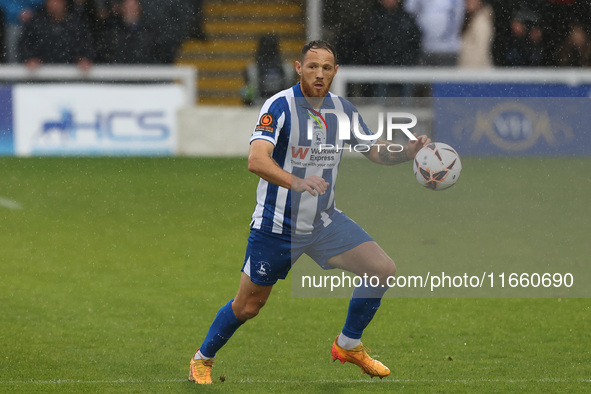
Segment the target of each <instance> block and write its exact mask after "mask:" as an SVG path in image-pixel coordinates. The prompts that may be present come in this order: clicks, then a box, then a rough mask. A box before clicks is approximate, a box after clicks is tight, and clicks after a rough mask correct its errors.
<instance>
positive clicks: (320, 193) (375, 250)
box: [189, 41, 430, 384]
mask: <svg viewBox="0 0 591 394" xmlns="http://www.w3.org/2000/svg"><path fill="white" fill-rule="evenodd" d="M337 70H338V65H337V59H336V52H335V50H334V48H333V47H332V46H331V45H330V44H328V43H326V42H324V41H312V42H310V43H308V44H306V45H305V46H304V48H303V49H302V55H301V59H300V61H298V62H296V71H297V72H298V74H299V75H300V82H299V83H297V84H296V85H295V86H293V87H292V88H290V89H287V90H284V91H282V92H279V93H277V94H276V95H275V96H273V97H271V98H270V99H268V100H267V101H266V102H265V104H264V105H263V107H262V109H261V112H260V115H259V120H258V123H257V125H256V127H255V129H254V132H253V134H252V137H251V139H250V153H249V158H248V168H249V170H250V171H252V172H253V173H255V174H257V175H258V176H259V177H260V178H261V179H260V181H259V185H258V188H257V205H256V208H255V210H254V213H253V217H252V222H251V232H250V236H249V239H248V246H247V250H246V255H245V259H244V265H243V267H242V277H241V280H240V286H239V289H238V293H237V295H236V297H235V298H234V299H233V300H230V301H229V302H228V303H227V304H226V305H224V306H223V307H222V308H221V309H220V310H219V312H218V313H217V315H216V317H215V319H214V321H213V323H212V325H211V326H210V329H209V331H208V333H207V335H206V337H205V340H204V341H203V344H202V345H201V346H200V348H199V349H198V351H197V352H196V353H195V355H194V356H193V358H192V359H191V363H190V364H191V365H190V367H191V368H190V374H189V380H191V381H194V382H195V383H199V384H210V383H211V382H212V380H211V368H212V365H213V359H214V356H215V354H216V352H217V351H218V350H219V349H220V348H221V347H222V346H224V345H225V343H226V342H227V341H228V339H230V337H231V336H232V334H233V333H234V332H235V331H236V330H237V329H238V327H240V326H241V325H242V324H243V323H244V322H245V321H247V320H249V319H251V318H253V317H255V316H256V315H257V314H258V313H259V311H260V309H261V308H262V307H263V306H264V305H265V302H266V301H267V299H268V297H269V295H270V293H271V289H272V287H273V285H274V284H275V283H276V282H277V280H279V279H285V277H286V276H287V274H288V272H289V270H290V268H291V266H292V264H293V263H294V262H295V261H296V260H297V259H298V258H299V257H300V256H301V255H302V254H303V253H306V254H307V255H309V256H310V257H311V258H312V259H313V260H314V261H315V262H316V263H317V264H319V265H320V266H321V267H323V268H325V269H331V268H340V269H343V270H346V271H349V272H352V273H354V274H356V275H359V276H364V275H367V276H375V277H378V278H379V279H380V286H379V287H371V286H367V287H358V288H356V289H355V290H354V291H353V295H352V297H351V301H350V303H349V310H348V315H347V318H346V321H345V324H344V327H343V330H342V332H341V333H340V334H339V335H338V336H337V338H336V340H335V341H334V343H333V346H332V351H331V354H332V357H333V360H337V359H338V360H340V361H341V363H345V362H351V363H354V364H356V365H358V366H359V367H360V368H361V370H362V372H363V373H367V374H369V375H370V376H372V377H373V376H378V377H380V378H383V377H385V376H388V375H389V374H390V370H389V369H388V367H386V366H385V365H383V364H382V363H381V362H379V361H377V360H375V359H373V358H371V357H370V356H369V355H368V354H367V352H366V351H365V348H364V346H363V345H362V344H361V335H362V333H363V330H364V329H365V328H366V327H367V325H368V324H369V323H370V321H371V320H372V318H373V316H374V314H375V312H376V311H377V309H378V307H379V305H380V302H381V298H382V296H383V295H384V293H385V291H386V290H387V286H385V283H386V279H387V278H388V277H389V276H393V275H394V274H395V273H396V266H395V265H394V262H393V261H392V259H391V258H390V257H388V255H387V254H386V253H385V252H384V251H383V250H382V248H381V247H380V246H379V245H378V244H377V243H376V242H375V241H374V240H373V239H372V238H371V237H370V236H369V234H367V233H366V232H365V231H364V230H363V229H362V228H361V227H360V226H359V225H358V224H356V223H355V222H354V221H352V220H351V219H349V218H348V217H347V216H346V215H345V214H344V213H343V212H341V211H339V210H338V209H337V208H336V207H335V203H334V190H335V189H334V187H335V182H336V177H337V172H338V165H339V162H340V159H341V156H342V152H343V147H344V145H345V144H349V145H350V146H357V145H358V144H363V145H364V146H366V147H367V149H366V151H365V153H364V154H365V155H366V156H367V158H368V159H369V160H371V161H373V162H375V163H378V164H383V165H392V164H398V163H402V162H405V161H408V160H412V159H413V158H414V156H415V155H416V153H417V152H418V150H419V149H421V148H422V147H423V146H424V145H425V144H428V143H429V142H430V140H429V139H428V138H427V137H426V136H420V137H417V136H415V137H414V139H411V140H410V141H409V144H408V146H407V147H406V148H405V149H404V150H402V151H400V150H398V149H394V150H390V149H387V147H388V146H389V145H390V143H389V142H384V141H378V139H377V138H375V137H374V136H373V133H372V132H371V131H370V130H369V128H368V127H367V126H366V125H365V123H364V122H363V119H361V117H358V115H357V111H356V109H355V107H354V106H353V105H352V104H351V103H349V102H348V101H347V100H345V99H343V98H341V97H338V96H335V95H333V94H332V93H330V92H329V89H330V86H331V83H332V80H333V78H334V76H335V74H336V73H337ZM327 114H333V116H326V115H327ZM343 114H345V115H346V116H347V117H348V118H349V119H352V120H353V122H350V123H349V124H352V125H353V126H354V127H353V128H354V129H355V130H354V132H353V133H352V134H351V133H347V131H350V130H345V132H342V131H343V130H338V129H339V127H341V124H340V122H339V121H340V118H339V115H343ZM323 115H324V116H323ZM343 116H344V115H343ZM355 126H356V127H355ZM337 130H338V131H339V132H336V131H337Z"/></svg>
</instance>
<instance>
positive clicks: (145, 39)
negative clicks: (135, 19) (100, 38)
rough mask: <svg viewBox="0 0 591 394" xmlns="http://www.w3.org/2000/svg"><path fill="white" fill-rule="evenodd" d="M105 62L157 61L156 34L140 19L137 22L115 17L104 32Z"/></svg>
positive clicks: (132, 62) (135, 62) (140, 62)
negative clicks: (128, 21) (127, 21)
mask: <svg viewBox="0 0 591 394" xmlns="http://www.w3.org/2000/svg"><path fill="white" fill-rule="evenodd" d="M105 42H106V43H107V45H106V46H105V47H106V48H105V51H106V53H105V59H104V60H105V62H107V63H113V64H150V63H155V62H157V61H158V59H157V57H156V51H155V48H156V47H155V45H156V36H155V35H154V33H153V31H152V30H150V29H149V28H148V27H147V25H146V24H145V22H144V21H143V20H142V21H140V22H139V23H137V24H129V23H125V22H124V21H123V20H122V19H120V18H117V19H116V20H115V21H114V22H113V23H112V24H111V25H110V26H109V27H108V28H107V30H106V32H105Z"/></svg>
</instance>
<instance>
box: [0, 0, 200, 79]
mask: <svg viewBox="0 0 591 394" xmlns="http://www.w3.org/2000/svg"><path fill="white" fill-rule="evenodd" d="M201 3H202V0H166V1H163V0H0V16H1V17H0V24H1V28H0V34H1V37H0V42H1V43H3V44H4V45H2V47H1V48H2V51H0V58H1V59H2V62H4V63H24V64H26V65H27V66H29V67H31V68H35V67H37V66H39V65H40V64H78V65H79V66H80V67H81V68H88V67H90V65H92V64H94V63H110V64H155V63H157V64H168V63H173V62H174V60H175V58H176V56H177V52H178V50H179V48H180V46H181V44H182V43H183V42H184V41H185V40H186V39H188V38H196V39H203V38H204V37H203V32H202V31H201V6H202V4H201Z"/></svg>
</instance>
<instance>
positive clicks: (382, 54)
mask: <svg viewBox="0 0 591 394" xmlns="http://www.w3.org/2000/svg"><path fill="white" fill-rule="evenodd" d="M366 29H367V30H366V35H365V38H366V45H365V47H366V49H367V51H368V54H367V64H372V65H391V66H410V65H414V64H417V62H418V59H419V55H420V53H421V31H420V30H419V27H418V25H417V23H416V22H415V18H414V16H413V15H411V14H409V13H407V12H406V11H405V10H404V8H403V7H402V6H398V7H396V8H395V9H394V10H392V11H390V12H388V11H386V10H385V9H384V8H383V7H380V8H379V9H378V10H376V11H374V12H373V13H372V14H371V15H370V17H369V20H368V22H367V25H366Z"/></svg>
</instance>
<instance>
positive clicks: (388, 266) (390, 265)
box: [376, 257, 396, 283]
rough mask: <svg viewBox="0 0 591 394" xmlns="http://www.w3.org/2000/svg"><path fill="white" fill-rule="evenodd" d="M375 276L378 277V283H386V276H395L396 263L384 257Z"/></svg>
mask: <svg viewBox="0 0 591 394" xmlns="http://www.w3.org/2000/svg"><path fill="white" fill-rule="evenodd" d="M376 276H377V277H378V278H379V279H380V283H386V281H387V280H388V278H390V277H394V276H396V264H395V263H394V260H392V259H391V258H390V257H386V258H385V259H384V262H383V264H381V266H380V270H379V272H378V273H377V275H376Z"/></svg>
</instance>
